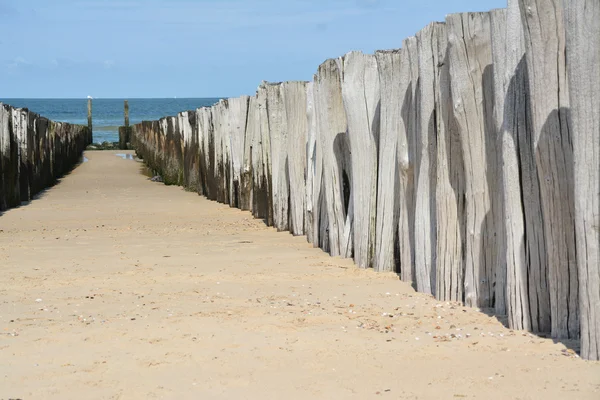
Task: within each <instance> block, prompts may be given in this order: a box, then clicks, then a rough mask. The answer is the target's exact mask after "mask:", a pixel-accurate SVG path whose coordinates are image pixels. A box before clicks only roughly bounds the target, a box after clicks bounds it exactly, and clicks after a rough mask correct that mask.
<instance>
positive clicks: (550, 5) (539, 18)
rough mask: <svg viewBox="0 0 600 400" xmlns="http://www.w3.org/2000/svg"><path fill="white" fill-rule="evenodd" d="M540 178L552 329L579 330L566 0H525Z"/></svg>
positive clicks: (573, 334) (569, 334) (570, 334)
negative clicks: (564, 12) (567, 76)
mask: <svg viewBox="0 0 600 400" xmlns="http://www.w3.org/2000/svg"><path fill="white" fill-rule="evenodd" d="M519 4H520V9H521V19H522V21H523V24H524V29H523V30H524V34H525V48H526V59H527V68H528V77H529V88H530V98H531V122H532V124H531V129H532V135H533V137H532V139H533V145H534V149H535V160H536V166H537V173H538V180H539V182H540V193H541V204H542V215H543V224H544V235H545V238H546V253H547V254H546V261H547V263H548V285H549V293H550V310H551V328H552V329H551V333H552V336H553V337H558V338H577V337H578V336H579V305H578V303H579V294H578V290H579V283H578V276H577V254H576V250H575V224H574V213H575V204H574V187H573V176H574V175H573V163H574V160H573V144H572V143H573V142H572V137H571V129H570V127H569V93H568V86H567V78H566V69H565V58H564V55H565V35H564V24H563V9H562V5H563V4H562V0H520V3H519Z"/></svg>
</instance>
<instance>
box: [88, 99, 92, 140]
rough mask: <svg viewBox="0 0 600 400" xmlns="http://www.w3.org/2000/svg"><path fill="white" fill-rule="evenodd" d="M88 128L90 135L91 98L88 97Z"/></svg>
mask: <svg viewBox="0 0 600 400" xmlns="http://www.w3.org/2000/svg"><path fill="white" fill-rule="evenodd" d="M88 129H89V130H90V136H91V135H92V99H91V97H88Z"/></svg>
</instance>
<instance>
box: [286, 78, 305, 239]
mask: <svg viewBox="0 0 600 400" xmlns="http://www.w3.org/2000/svg"><path fill="white" fill-rule="evenodd" d="M281 93H282V98H283V106H284V109H285V114H284V115H285V130H286V132H287V141H286V143H285V148H282V149H281V151H282V153H285V155H286V159H285V163H284V175H283V179H285V181H286V182H288V196H289V200H288V203H289V210H288V212H289V231H290V232H291V233H292V234H293V235H304V234H305V213H306V212H305V209H306V203H305V202H306V187H305V185H306V144H307V134H308V120H307V117H306V82H284V83H282V85H281Z"/></svg>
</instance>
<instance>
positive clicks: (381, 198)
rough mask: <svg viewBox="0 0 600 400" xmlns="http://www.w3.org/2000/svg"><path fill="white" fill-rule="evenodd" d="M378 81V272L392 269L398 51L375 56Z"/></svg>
mask: <svg viewBox="0 0 600 400" xmlns="http://www.w3.org/2000/svg"><path fill="white" fill-rule="evenodd" d="M375 57H376V58H377V66H378V73H379V82H380V92H381V93H380V97H381V105H380V132H379V155H378V158H379V165H378V182H377V222H376V232H375V238H376V240H375V259H374V266H373V268H374V269H375V270H376V271H379V272H393V271H395V270H396V260H395V252H396V245H397V241H398V214H399V201H398V200H399V196H398V194H399V190H400V182H399V180H400V174H399V171H398V135H399V134H400V130H401V124H402V118H401V116H400V113H399V112H398V110H400V109H401V100H402V97H403V96H402V92H401V89H402V88H401V86H402V79H401V75H400V73H401V68H400V66H401V62H402V59H401V58H402V51H401V50H391V51H378V52H377V53H375Z"/></svg>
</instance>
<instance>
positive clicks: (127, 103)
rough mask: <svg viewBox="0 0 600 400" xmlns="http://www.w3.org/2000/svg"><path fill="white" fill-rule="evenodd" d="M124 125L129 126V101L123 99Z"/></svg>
mask: <svg viewBox="0 0 600 400" xmlns="http://www.w3.org/2000/svg"><path fill="white" fill-rule="evenodd" d="M125 126H129V102H128V101H127V100H125Z"/></svg>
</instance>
